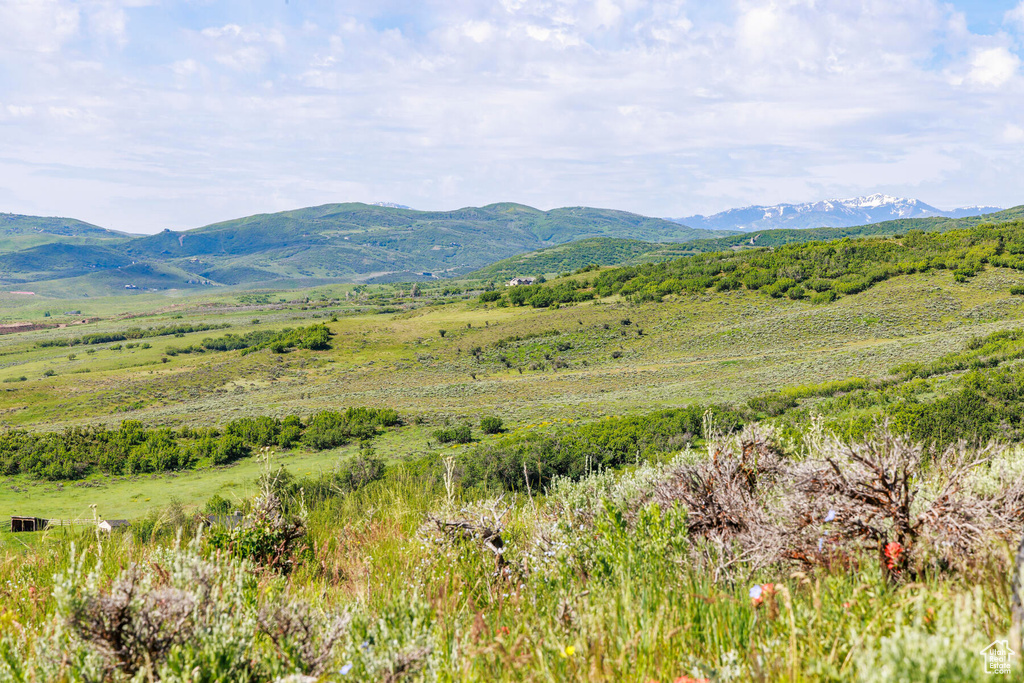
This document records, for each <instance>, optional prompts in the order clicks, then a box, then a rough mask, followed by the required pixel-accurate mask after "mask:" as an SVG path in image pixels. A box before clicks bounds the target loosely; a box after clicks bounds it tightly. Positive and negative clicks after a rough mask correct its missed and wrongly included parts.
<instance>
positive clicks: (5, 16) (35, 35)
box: [0, 0, 80, 53]
mask: <svg viewBox="0 0 1024 683" xmlns="http://www.w3.org/2000/svg"><path fill="white" fill-rule="evenodd" d="M79 23H80V15H79V10H78V7H77V6H76V5H75V4H73V3H71V2H64V1H62V0H6V1H5V2H0V53H2V52H6V51H21V52H43V53H47V52H56V51H57V50H59V49H60V48H61V46H62V45H63V44H64V43H65V42H66V41H67V40H69V39H70V38H72V37H74V36H75V35H77V34H78V30H79Z"/></svg>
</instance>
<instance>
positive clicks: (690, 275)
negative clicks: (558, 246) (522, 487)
mask: <svg viewBox="0 0 1024 683" xmlns="http://www.w3.org/2000/svg"><path fill="white" fill-rule="evenodd" d="M1019 246H1024V222H1022V221H1019V220H1017V221H1014V222H1008V223H1003V224H1000V225H992V224H982V225H975V226H974V227H971V228H969V229H960V230H952V231H949V232H945V233H925V232H921V231H911V232H908V233H907V234H906V235H903V236H895V237H870V238H864V239H856V240H853V239H849V238H847V239H842V240H838V241H832V242H804V243H798V244H784V245H781V246H778V247H775V248H773V249H748V250H741V251H723V252H717V253H700V254H695V255H693V256H688V257H685V258H681V259H678V260H675V261H669V262H662V263H654V264H645V265H638V266H630V267H625V268H616V269H613V270H607V271H605V272H603V273H601V274H600V275H598V276H597V278H596V279H595V280H594V283H593V293H594V294H596V295H597V296H602V297H605V296H610V295H612V294H621V295H622V296H624V297H626V298H627V299H630V300H632V301H638V302H639V301H658V300H660V299H661V298H662V297H663V296H665V295H668V294H692V293H701V292H704V291H705V290H707V289H708V288H710V287H713V288H715V289H716V290H718V291H723V290H729V289H734V288H736V287H739V286H740V285H742V286H743V287H746V288H747V289H750V290H761V291H763V292H764V293H765V294H767V295H768V296H771V297H776V298H779V297H789V298H791V299H803V298H805V297H806V296H807V290H811V291H813V292H815V294H813V295H811V302H812V303H816V304H823V303H828V302H829V301H833V300H835V299H836V298H837V297H838V296H841V295H852V294H857V293H858V292H862V291H864V290H866V289H868V288H870V287H872V286H873V285H875V284H876V283H878V282H882V281H884V280H886V279H889V278H891V277H896V276H899V275H904V274H908V273H915V272H921V271H927V270H932V269H950V270H952V271H953V277H954V279H955V280H957V281H958V282H964V281H966V280H967V279H969V278H971V277H974V276H975V275H977V274H978V273H979V272H980V271H981V270H982V269H983V268H984V267H985V264H992V265H995V266H1001V267H1006V268H1017V269H1020V270H1024V248H1021V249H1020V250H1019V251H1018V247H1019ZM563 286H567V285H565V283H560V284H559V285H556V286H555V287H552V288H551V290H552V291H551V293H547V294H540V293H539V292H537V291H535V292H534V293H532V294H530V295H529V297H527V295H526V293H525V292H524V293H517V294H516V295H515V296H516V299H515V300H513V303H517V301H519V302H520V303H519V305H525V304H526V303H529V302H531V301H532V300H533V299H534V298H536V299H537V300H538V301H540V300H552V299H554V298H557V297H556V294H555V292H556V291H557V287H563ZM512 289H516V288H512ZM534 289H535V290H537V289H538V288H536V287H534ZM540 289H543V288H540ZM582 294H585V292H578V291H577V292H576V295H577V296H580V295H582ZM510 298H511V292H510ZM569 300H580V299H578V298H577V299H569Z"/></svg>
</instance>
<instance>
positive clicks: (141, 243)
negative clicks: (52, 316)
mask: <svg viewBox="0 0 1024 683" xmlns="http://www.w3.org/2000/svg"><path fill="white" fill-rule="evenodd" d="M41 220H42V219H41ZM82 225H83V226H84V225H86V224H82ZM89 227H90V228H91V231H90V233H89V234H95V235H97V236H100V235H102V236H106V235H107V234H108V233H110V231H104V230H103V229H102V228H97V227H95V226H89ZM64 229H66V230H70V228H68V227H66V226H65V228H64ZM47 234H48V235H51V233H47ZM74 234H78V233H74ZM110 234H111V235H118V234H117V233H110ZM721 234H722V233H719V232H714V231H708V230H694V229H691V228H688V227H686V226H681V225H679V224H676V223H673V222H671V221H666V220H663V219H660V218H650V217H646V216H640V215H637V214H633V213H628V212H624V211H614V210H610V209H595V208H589V207H569V208H561V209H553V210H551V211H541V210H538V209H534V208H532V207H529V206H524V205H521V204H511V203H503V204H491V205H488V206H484V207H479V208H475V207H471V208H464V209H459V210H455V211H416V210H412V209H404V208H397V207H393V206H373V205H368V204H359V203H351V204H327V205H323V206H317V207H309V208H304V209H298V210H295V211H284V212H279V213H273V214H259V215H255V216H249V217H246V218H239V219H235V220H230V221H225V222H221V223H215V224H212V225H207V226H204V227H201V228H196V229H193V230H186V231H182V232H175V231H171V230H165V231H163V232H161V233H159V234H156V235H148V236H135V237H130V238H129V237H128V236H123V235H118V237H117V242H116V245H114V244H112V245H111V247H116V248H109V247H108V246H107V245H106V244H103V243H98V242H97V243H95V244H93V245H90V247H91V248H90V249H88V250H85V251H82V252H79V253H76V254H69V252H68V249H67V247H66V245H65V244H64V242H62V241H61V240H59V239H56V238H55V237H56V236H55V235H51V237H50V238H48V239H47V240H46V241H45V242H43V243H39V242H37V243H32V244H30V245H28V246H26V247H25V248H21V249H12V250H10V251H9V253H7V254H5V255H4V256H3V259H4V260H3V263H2V267H3V268H4V271H5V272H6V277H5V278H4V280H3V282H5V283H6V284H17V285H19V287H22V288H29V289H32V290H33V291H38V292H42V293H46V294H50V295H55V296H62V295H64V296H66V295H69V294H70V293H76V294H78V293H83V292H85V293H91V294H93V295H96V294H103V293H111V292H113V291H117V290H122V291H123V290H124V289H125V287H126V286H131V287H133V288H138V289H166V288H190V287H201V286H217V285H232V286H254V285H261V284H268V283H273V284H274V286H295V285H296V284H303V283H304V284H306V285H309V284H316V283H322V282H329V281H335V282H337V281H342V282H344V281H347V282H387V281H414V280H429V279H434V278H438V277H452V276H456V275H461V274H465V273H468V272H470V271H472V270H474V269H476V268H479V267H481V266H484V265H486V264H488V263H492V262H494V261H497V260H500V259H502V258H507V257H509V256H512V255H515V254H520V253H523V252H529V251H533V250H535V249H537V248H540V247H544V246H548V245H557V244H563V243H566V242H571V241H574V240H579V239H586V238H591V237H615V238H625V239H647V240H652V241H658V242H683V241H687V240H693V239H700V238H709V237H717V236H720V235H721ZM69 256H70V257H71V258H69ZM127 268H131V269H133V270H132V271H126V270H125V269H127Z"/></svg>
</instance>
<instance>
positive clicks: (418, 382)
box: [0, 268, 1024, 517]
mask: <svg viewBox="0 0 1024 683" xmlns="http://www.w3.org/2000/svg"><path fill="white" fill-rule="evenodd" d="M1020 284H1024V274H1022V273H1019V272H1017V271H1013V270H1008V269H1002V268H988V269H986V270H985V271H983V272H981V273H980V274H979V275H978V276H977V277H975V278H973V279H971V280H970V281H968V282H963V283H960V282H956V281H955V280H954V278H953V277H952V274H951V273H950V272H948V271H933V272H929V273H919V274H914V275H909V276H904V277H899V278H893V279H891V280H888V281H885V282H882V283H880V284H878V285H877V286H875V287H873V288H871V289H870V290H868V291H866V292H862V293H860V294H858V295H856V296H849V297H844V298H842V299H840V300H839V301H836V302H834V303H831V304H828V305H813V304H810V303H808V302H807V301H806V300H804V301H791V300H789V299H785V298H781V299H772V298H769V297H766V296H764V295H763V294H760V293H758V292H751V291H746V290H736V291H729V292H715V293H707V294H703V295H683V296H673V297H669V298H667V299H666V300H665V301H664V302H659V303H645V304H629V303H627V302H625V301H622V300H621V299H619V298H618V297H611V298H606V299H598V300H596V301H593V302H586V303H581V304H575V305H566V306H562V307H559V308H557V309H553V308H539V309H538V308H528V307H523V308H516V307H505V308H500V307H496V306H495V305H494V304H482V303H480V302H478V301H476V299H475V298H468V299H467V298H464V297H465V296H468V295H449V296H444V295H443V294H442V293H441V292H440V291H438V292H435V293H434V294H433V295H431V296H424V297H417V298H412V297H409V296H407V295H406V296H404V297H402V296H397V295H398V294H399V292H397V291H396V290H394V289H391V288H386V287H381V288H379V292H378V293H379V294H386V295H387V296H388V297H389V299H388V300H389V301H390V302H391V303H390V304H389V305H388V306H387V307H384V308H382V307H381V306H380V305H376V306H375V305H374V304H375V301H374V299H372V298H371V297H373V296H374V290H373V289H372V288H371V289H368V290H367V289H364V290H362V291H361V292H359V293H354V292H353V288H352V286H337V287H331V288H319V289H315V290H310V291H305V292H287V293H273V294H270V295H267V296H264V297H263V299H261V300H262V301H265V303H253V302H252V298H251V297H249V298H246V296H245V295H239V294H231V293H218V294H216V295H207V296H202V297H195V296H192V295H189V296H181V297H168V296H162V295H153V294H146V295H141V296H138V297H126V298H116V299H103V300H95V299H84V300H80V301H74V302H67V301H61V302H59V303H60V306H59V308H60V309H61V311H60V312H58V311H57V309H56V308H54V305H55V302H47V301H33V302H31V303H26V302H23V301H19V303H20V304H21V305H20V306H18V307H13V306H12V307H10V308H5V317H7V318H8V319H9V320H10V321H11V322H22V321H24V322H32V323H51V322H52V323H62V322H69V321H71V320H88V322H86V323H84V324H73V325H71V324H69V325H67V326H66V327H63V328H49V329H41V330H33V331H27V332H17V333H12V334H4V335H0V380H5V381H4V383H2V384H0V424H2V425H6V426H8V427H16V428H29V429H33V430H54V429H60V428H62V427H65V426H69V425H90V424H103V425H108V426H116V425H117V424H119V423H120V422H121V421H122V420H125V419H133V420H140V421H142V422H143V423H145V424H146V425H151V426H152V425H171V426H182V425H192V426H205V425H214V426H215V425H222V424H224V423H226V422H227V421H229V420H231V419H234V418H238V417H241V416H256V415H270V416H276V417H284V416H286V415H289V414H298V415H304V416H305V415H309V414H311V413H313V412H315V411H317V410H320V409H324V408H332V409H337V408H342V407H349V406H358V405H367V406H387V407H392V408H395V409H397V410H398V411H399V412H400V413H401V414H402V415H403V417H405V418H406V419H407V421H410V420H411V419H412V418H414V417H417V418H418V419H419V420H421V421H422V422H423V423H424V424H423V426H422V427H415V426H412V425H409V426H406V427H403V428H401V429H399V430H397V431H396V432H394V433H391V432H389V433H388V434H387V435H386V436H385V437H384V438H383V439H382V440H381V441H380V442H379V443H378V444H377V446H376V447H377V448H378V450H379V452H380V453H381V454H382V455H383V456H384V457H386V458H388V459H390V460H393V461H395V460H406V459H409V458H414V457H419V456H421V455H423V454H424V453H426V452H428V451H429V447H428V443H427V442H428V440H429V435H430V432H431V430H432V429H433V428H436V426H438V425H440V424H441V423H442V422H444V421H445V420H450V421H455V422H459V421H463V420H469V421H474V422H475V421H477V420H479V416H480V415H481V414H494V415H497V416H500V417H501V418H502V419H503V420H504V421H505V422H506V424H507V425H509V426H512V427H515V426H521V427H527V426H535V425H538V424H540V423H543V422H545V421H548V422H550V421H553V420H557V419H563V418H573V419H576V420H582V421H586V420H592V419H596V418H600V417H602V416H604V415H618V414H624V413H633V412H649V411H652V410H655V409H659V408H668V407H677V406H685V405H688V404H690V403H694V402H700V403H742V402H743V401H745V400H746V399H748V398H750V397H751V396H755V395H759V394H763V393H766V392H769V391H773V390H777V389H780V388H782V387H786V386H790V385H796V384H811V383H821V382H826V381H830V380H838V379H844V378H847V377H853V376H856V377H865V378H872V377H879V376H883V375H885V374H886V373H887V372H888V370H889V369H890V368H892V367H893V366H895V365H898V364H900V363H903V362H907V361H915V360H918V361H920V360H928V359H931V358H935V357H937V356H940V355H942V354H944V353H948V352H950V351H952V350H955V349H958V348H960V347H962V346H963V344H964V343H965V342H966V341H967V340H968V339H969V338H971V337H973V336H976V335H981V334H987V333H989V332H992V331H996V330H1000V329H1005V328H1009V327H1013V326H1016V325H1019V324H1020V319H1021V317H1022V316H1024V299H1021V298H1020V297H1017V296H1013V295H1010V294H1009V290H1010V288H1011V287H1012V286H1014V285H1020ZM346 294H347V295H348V298H346ZM9 296H14V295H9ZM240 297H241V299H240ZM307 299H308V300H307ZM51 309H53V311H54V313H55V314H51V316H50V317H49V318H46V317H44V316H43V313H44V312H45V311H46V310H51ZM63 310H68V311H71V310H80V311H81V314H80V316H78V315H76V316H63V315H61V314H60V313H62V312H63ZM380 310H385V311H388V310H390V311H392V312H385V313H379V312H369V311H380ZM313 322H325V323H326V324H327V325H328V326H329V327H330V329H331V331H332V332H333V333H334V335H335V336H334V337H333V340H332V346H333V348H332V349H330V350H328V351H295V352H292V353H288V354H274V353H271V352H270V351H266V350H264V351H259V352H256V353H252V354H249V355H244V356H243V355H241V352H238V351H229V352H212V351H210V352H206V353H202V354H195V353H192V354H177V355H168V352H169V351H170V352H171V353H173V352H174V351H173V349H174V348H175V347H177V348H182V347H187V346H189V345H192V344H198V343H199V342H200V341H201V340H202V339H204V338H208V337H217V336H220V335H222V334H224V333H227V332H230V333H235V334H244V333H247V332H251V331H254V330H280V329H283V328H286V327H298V326H303V325H307V324H310V323H313ZM171 324H212V325H227V326H229V327H228V328H225V329H217V330H207V331H203V332H195V333H189V334H185V335H183V336H157V337H149V338H145V339H142V340H138V341H141V342H146V343H148V344H149V345H150V348H147V349H143V348H141V346H138V345H137V346H135V347H134V348H125V346H126V344H125V343H123V342H119V343H101V344H89V345H85V344H80V345H77V346H70V347H52V346H51V347H39V346H38V345H37V344H38V343H39V342H43V341H45V340H52V339H61V338H71V337H77V336H81V335H85V334H93V333H112V332H117V331H123V330H125V329H126V328H128V327H132V326H135V327H142V328H146V327H157V326H162V325H171ZM442 331H443V332H444V334H443V336H442ZM118 347H120V348H118ZM72 356H73V357H72ZM613 356H618V357H613ZM47 373H52V376H45V375H46V374H47ZM21 377H25V378H26V379H25V380H24V381H11V380H18V379H20V378H21ZM336 460H337V454H335V453H330V452H329V453H319V454H317V455H315V456H314V455H294V456H289V459H288V461H289V462H291V463H292V466H293V467H295V468H296V470H297V471H298V470H303V471H304V469H303V468H305V469H306V470H308V469H310V468H314V469H316V468H329V467H330V466H331V463H333V462H335V461H336ZM253 467H254V465H250V464H248V463H244V462H243V463H239V464H235V465H232V466H230V467H227V468H226V469H216V470H210V471H206V470H204V471H199V472H189V473H179V474H174V475H163V474H160V475H146V476H144V477H140V478H138V479H136V480H133V481H107V480H106V479H105V478H103V477H97V476H94V477H93V478H91V479H90V480H88V481H87V482H82V483H75V482H69V483H67V484H66V485H65V486H64V487H63V488H62V489H58V487H56V485H54V484H51V483H39V482H33V481H30V480H25V479H23V477H21V476H18V477H14V478H13V479H12V480H11V481H6V482H4V484H3V487H2V489H0V514H3V515H6V514H11V513H15V512H19V513H21V514H38V515H40V516H53V517H58V516H68V515H74V514H77V513H78V512H79V511H80V510H79V509H80V508H82V507H83V506H87V505H88V504H89V503H92V502H95V503H97V504H99V505H100V506H101V507H102V508H103V509H104V510H105V511H106V512H105V514H106V516H108V517H130V516H133V515H137V514H141V513H144V512H145V511H146V509H148V508H150V507H159V506H162V505H165V504H166V503H167V502H168V501H169V500H171V499H172V498H174V499H177V500H180V501H181V502H183V503H185V504H198V503H201V502H202V501H204V500H206V499H207V498H208V497H209V496H210V495H212V494H213V493H215V492H218V491H220V490H222V487H223V486H224V485H225V482H228V483H231V482H234V484H235V485H236V486H241V485H244V483H245V482H246V481H249V480H251V479H252V478H253V476H254V475H253V472H254V471H255V470H253V469H252V468H253ZM26 506H28V507H31V508H32V510H31V511H27V510H26V509H25V508H26Z"/></svg>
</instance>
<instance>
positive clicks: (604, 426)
mask: <svg viewBox="0 0 1024 683" xmlns="http://www.w3.org/2000/svg"><path fill="white" fill-rule="evenodd" d="M709 410H710V412H711V415H712V416H713V419H714V421H715V423H716V425H718V427H719V428H722V429H725V430H726V431H731V430H732V429H735V428H737V427H739V426H740V425H741V424H742V422H743V416H742V415H741V414H740V413H738V412H736V411H734V410H729V409H726V408H721V407H716V406H712V407H710V408H708V407H705V406H696V405H695V406H689V407H687V408H679V409H675V410H664V411H660V412H656V413H650V414H647V415H634V416H627V417H616V418H610V419H607V420H601V421H599V422H594V423H590V424H584V425H578V426H573V427H569V428H565V429H562V430H560V431H557V432H556V433H554V434H550V435H546V434H541V433H538V432H529V433H526V434H524V435H515V436H507V437H504V438H502V439H499V440H498V441H496V442H494V443H488V444H482V445H480V446H477V447H476V448H474V449H473V450H471V451H469V452H467V453H465V454H463V455H462V456H461V457H460V459H459V465H460V471H461V474H462V482H463V485H465V486H484V487H487V488H501V489H506V490H512V491H524V492H525V491H526V486H527V478H529V486H530V488H531V490H533V491H539V490H541V489H542V487H543V486H545V485H547V484H548V482H550V481H551V478H552V477H555V476H568V477H572V478H579V477H582V476H584V475H586V474H587V473H589V472H591V471H594V470H597V469H599V468H605V467H616V466H619V465H624V464H628V463H632V462H636V461H638V460H643V459H647V458H651V457H656V456H659V455H661V454H665V453H671V452H674V451H678V450H681V449H682V448H684V447H685V446H686V445H687V444H688V443H691V442H693V441H695V440H697V439H700V438H702V431H703V419H704V414H705V413H706V412H708V411H709ZM524 469H525V471H524Z"/></svg>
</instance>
